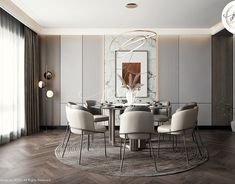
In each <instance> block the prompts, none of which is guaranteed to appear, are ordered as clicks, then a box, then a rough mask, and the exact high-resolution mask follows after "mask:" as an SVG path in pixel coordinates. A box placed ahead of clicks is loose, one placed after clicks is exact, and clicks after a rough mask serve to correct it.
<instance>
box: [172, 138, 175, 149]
mask: <svg viewBox="0 0 235 184" xmlns="http://www.w3.org/2000/svg"><path fill="white" fill-rule="evenodd" d="M172 150H173V151H175V136H174V135H172Z"/></svg>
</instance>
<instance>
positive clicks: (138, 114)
mask: <svg viewBox="0 0 235 184" xmlns="http://www.w3.org/2000/svg"><path fill="white" fill-rule="evenodd" d="M138 132H139V133H143V134H138ZM153 132H154V120H153V114H152V113H151V112H146V111H129V112H124V113H123V114H122V115H121V116H120V136H122V137H123V136H124V134H127V136H128V138H130V139H148V138H149V135H150V133H153ZM133 133H136V134H133ZM148 133H149V134H148Z"/></svg>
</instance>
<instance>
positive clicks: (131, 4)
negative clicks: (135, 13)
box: [126, 3, 138, 8]
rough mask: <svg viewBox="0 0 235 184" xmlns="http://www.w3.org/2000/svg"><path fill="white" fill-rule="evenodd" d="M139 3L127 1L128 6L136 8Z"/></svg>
mask: <svg viewBox="0 0 235 184" xmlns="http://www.w3.org/2000/svg"><path fill="white" fill-rule="evenodd" d="M137 6H138V5H137V4H136V3H127V4H126V8H136V7H137Z"/></svg>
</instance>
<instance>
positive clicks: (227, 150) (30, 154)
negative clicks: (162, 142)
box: [0, 130, 235, 184]
mask: <svg viewBox="0 0 235 184" xmlns="http://www.w3.org/2000/svg"><path fill="white" fill-rule="evenodd" d="M63 133H64V131H63V130H50V131H48V132H46V133H45V132H43V133H39V134H35V135H32V136H28V137H22V138H20V139H18V140H16V141H13V142H11V143H9V144H6V145H2V146H0V183H59V184H60V183H61V184H63V183H66V184H67V183H69V184H72V183H74V184H77V183H82V184H94V183H95V184H98V183H102V184H111V183H115V184H118V183H122V184H125V183H130V184H150V183H163V184H167V183H169V184H177V183H180V184H184V183H185V184H188V183H190V184H192V183H200V184H207V183H219V184H226V183H235V158H234V156H235V134H233V133H231V132H230V131H229V130H202V131H201V134H202V136H203V139H204V142H205V143H206V145H207V146H208V150H209V153H210V160H209V161H208V162H207V163H205V164H204V165H201V166H199V167H197V168H196V169H193V170H191V171H188V172H185V173H181V174H175V175H170V176H161V177H113V176H104V175H97V174H94V173H88V172H80V171H78V170H77V169H75V168H73V167H70V166H66V165H64V164H62V163H60V162H59V161H58V160H57V159H56V157H55V155H54V149H55V148H56V146H57V145H58V144H59V143H60V142H61V140H62V138H63ZM75 138H76V137H75Z"/></svg>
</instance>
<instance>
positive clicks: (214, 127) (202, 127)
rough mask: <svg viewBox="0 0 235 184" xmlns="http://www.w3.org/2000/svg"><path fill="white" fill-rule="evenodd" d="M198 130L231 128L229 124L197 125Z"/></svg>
mask: <svg viewBox="0 0 235 184" xmlns="http://www.w3.org/2000/svg"><path fill="white" fill-rule="evenodd" d="M198 128H199V129H200V130H231V126H198Z"/></svg>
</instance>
